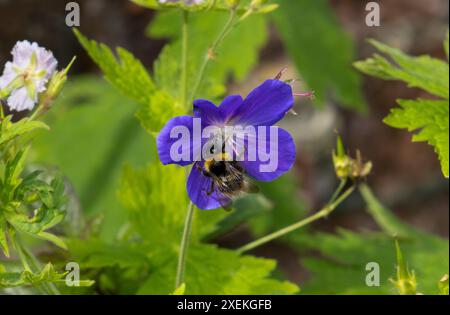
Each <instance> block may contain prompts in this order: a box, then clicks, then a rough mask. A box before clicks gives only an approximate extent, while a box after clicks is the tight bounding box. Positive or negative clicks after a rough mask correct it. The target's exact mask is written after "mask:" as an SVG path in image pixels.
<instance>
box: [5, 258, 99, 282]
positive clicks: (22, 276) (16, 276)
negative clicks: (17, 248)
mask: <svg viewBox="0 0 450 315" xmlns="http://www.w3.org/2000/svg"><path fill="white" fill-rule="evenodd" d="M66 274H67V272H64V273H59V272H57V271H56V270H55V268H54V267H53V265H52V264H50V263H48V264H47V265H45V267H44V268H43V269H42V270H41V271H40V272H38V273H33V272H31V271H28V270H25V271H23V272H21V273H18V272H6V271H4V270H3V271H2V270H1V269H0V288H10V287H18V286H24V285H33V286H36V285H39V284H43V283H47V282H53V283H64V282H65V280H63V278H64V277H65V275H66ZM92 284H94V282H93V281H90V280H82V281H80V286H91V285H92Z"/></svg>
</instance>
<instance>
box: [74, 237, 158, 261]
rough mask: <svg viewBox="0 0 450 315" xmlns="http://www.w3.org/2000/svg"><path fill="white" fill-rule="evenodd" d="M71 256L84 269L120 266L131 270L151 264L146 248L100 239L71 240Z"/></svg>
mask: <svg viewBox="0 0 450 315" xmlns="http://www.w3.org/2000/svg"><path fill="white" fill-rule="evenodd" d="M67 244H68V247H69V249H70V254H71V255H72V257H73V258H74V259H76V260H77V261H78V262H79V264H80V266H82V267H83V269H88V268H105V267H113V266H119V267H120V268H131V267H139V266H147V265H149V263H150V260H149V259H148V257H147V255H146V254H145V251H146V248H145V247H144V246H142V245H140V246H139V245H137V244H134V243H130V242H123V241H121V242H117V241H116V242H115V243H106V242H104V241H102V240H100V239H96V238H91V239H89V240H78V239H69V240H68V241H67Z"/></svg>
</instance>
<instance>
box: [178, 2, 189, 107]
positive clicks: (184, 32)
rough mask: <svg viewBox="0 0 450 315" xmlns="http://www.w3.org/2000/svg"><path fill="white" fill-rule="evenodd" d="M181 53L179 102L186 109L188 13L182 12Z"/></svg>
mask: <svg viewBox="0 0 450 315" xmlns="http://www.w3.org/2000/svg"><path fill="white" fill-rule="evenodd" d="M181 14H182V23H181V25H182V27H181V36H182V52H181V64H182V66H181V93H180V95H181V102H182V104H183V107H184V108H187V107H188V99H187V97H188V96H187V94H188V84H187V81H188V49H189V12H188V11H185V10H183V11H182V13H181Z"/></svg>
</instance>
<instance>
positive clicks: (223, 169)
mask: <svg viewBox="0 0 450 315" xmlns="http://www.w3.org/2000/svg"><path fill="white" fill-rule="evenodd" d="M226 157H227V155H226V153H221V154H218V155H216V156H215V157H214V158H211V159H208V160H206V161H205V162H204V165H203V168H202V169H201V171H202V173H203V175H204V176H206V177H209V178H211V179H212V181H211V187H210V188H209V189H208V191H207V192H206V194H207V195H208V196H211V195H212V194H213V193H214V191H215V190H216V189H217V192H218V194H219V198H221V199H220V200H218V201H219V202H220V203H221V205H222V206H223V207H224V208H227V207H229V205H230V203H231V202H232V201H233V200H234V199H236V198H238V197H240V196H241V195H242V194H243V193H256V192H258V187H257V186H255V185H254V184H253V183H252V182H250V180H249V178H248V177H247V176H246V175H245V171H244V170H243V168H242V167H241V166H240V165H239V163H238V162H236V161H228V160H227V159H226Z"/></svg>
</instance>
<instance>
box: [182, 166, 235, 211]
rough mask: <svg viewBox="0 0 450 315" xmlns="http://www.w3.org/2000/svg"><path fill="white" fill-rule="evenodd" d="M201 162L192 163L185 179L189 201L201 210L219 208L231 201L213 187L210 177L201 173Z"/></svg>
mask: <svg viewBox="0 0 450 315" xmlns="http://www.w3.org/2000/svg"><path fill="white" fill-rule="evenodd" d="M200 165H201V163H198V164H194V166H193V167H192V170H191V173H190V174H189V178H188V181H187V191H188V195H189V198H190V199H191V201H192V202H193V203H194V204H195V205H196V206H197V207H198V208H199V209H201V210H213V209H218V208H221V207H222V206H223V205H226V204H227V203H229V202H231V201H230V200H228V201H226V200H225V199H224V197H221V196H220V195H219V193H218V192H217V189H216V188H215V187H213V186H212V185H213V180H212V179H211V177H207V176H205V175H203V172H202V170H201V169H200V167H199V166H200Z"/></svg>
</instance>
